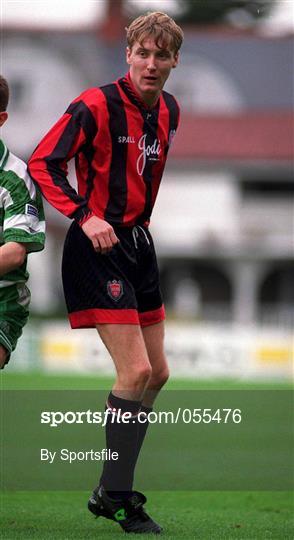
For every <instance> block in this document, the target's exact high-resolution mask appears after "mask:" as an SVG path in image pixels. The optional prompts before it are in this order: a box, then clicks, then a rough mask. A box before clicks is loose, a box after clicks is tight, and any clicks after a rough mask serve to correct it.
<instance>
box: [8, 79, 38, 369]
mask: <svg viewBox="0 0 294 540" xmlns="http://www.w3.org/2000/svg"><path fill="white" fill-rule="evenodd" d="M8 99H9V87H8V83H7V81H6V80H5V79H4V77H2V75H0V126H3V124H4V123H5V122H6V120H7V118H8V113H7V112H6V109H7V105H8ZM44 240H45V221H44V212H43V205H42V198H41V195H40V193H39V191H38V190H37V189H36V187H35V186H34V184H33V182H32V180H31V178H30V177H29V175H28V173H27V170H26V165H25V163H24V162H23V161H21V160H20V159H18V158H17V157H16V156H14V155H13V154H12V153H11V152H9V150H8V148H7V146H6V145H5V144H4V142H3V141H2V140H1V139H0V369H3V368H4V366H5V364H7V363H8V361H9V358H10V355H11V353H12V351H13V350H14V349H15V347H16V344H17V340H18V338H19V337H20V335H21V333H22V328H23V327H24V325H25V324H26V321H27V318H28V314H29V312H28V307H29V303H30V291H29V289H28V288H27V286H26V282H27V280H28V272H27V271H26V264H27V254H28V253H31V252H32V251H40V250H41V249H43V247H44Z"/></svg>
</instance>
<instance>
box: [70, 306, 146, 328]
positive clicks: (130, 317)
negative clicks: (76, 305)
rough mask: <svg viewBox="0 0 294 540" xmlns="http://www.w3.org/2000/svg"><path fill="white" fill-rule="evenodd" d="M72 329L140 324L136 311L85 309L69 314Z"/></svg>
mask: <svg viewBox="0 0 294 540" xmlns="http://www.w3.org/2000/svg"><path fill="white" fill-rule="evenodd" d="M68 317H69V322H70V325H71V327H72V328H93V327H94V326H95V325H96V324H107V323H111V324H140V322H139V317H138V312H137V310H136V309H85V310H83V311H75V312H73V313H69V316H68Z"/></svg>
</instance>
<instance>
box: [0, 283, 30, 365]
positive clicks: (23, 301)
mask: <svg viewBox="0 0 294 540" xmlns="http://www.w3.org/2000/svg"><path fill="white" fill-rule="evenodd" d="M30 299H31V294H30V291H29V289H28V288H27V286H26V285H25V284H24V283H19V284H15V285H11V286H9V287H3V288H0V344H1V345H2V346H3V347H4V348H5V349H6V350H7V353H8V354H7V357H6V362H5V363H6V364H8V362H9V359H10V355H11V353H12V351H14V349H15V347H16V344H17V340H18V338H19V337H20V336H21V334H22V329H23V327H24V326H25V324H26V322H27V320H28V316H29V311H28V307H29V303H30Z"/></svg>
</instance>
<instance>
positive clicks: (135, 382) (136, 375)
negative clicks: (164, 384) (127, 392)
mask: <svg viewBox="0 0 294 540" xmlns="http://www.w3.org/2000/svg"><path fill="white" fill-rule="evenodd" d="M151 374H152V368H151V366H150V364H139V365H138V366H136V368H134V369H132V371H131V372H129V373H124V374H121V376H120V382H121V383H122V384H123V387H125V388H129V389H139V388H144V387H145V386H146V384H147V383H148V382H149V380H150V378H151Z"/></svg>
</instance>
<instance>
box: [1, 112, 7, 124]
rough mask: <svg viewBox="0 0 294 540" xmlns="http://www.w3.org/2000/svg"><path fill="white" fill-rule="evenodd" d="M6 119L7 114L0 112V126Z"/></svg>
mask: <svg viewBox="0 0 294 540" xmlns="http://www.w3.org/2000/svg"><path fill="white" fill-rule="evenodd" d="M7 118H8V113H7V112H6V111H2V112H0V126H3V124H4V123H5V122H6V120H7Z"/></svg>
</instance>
